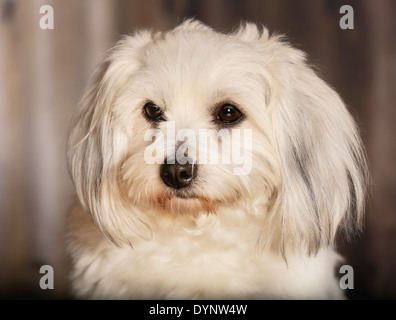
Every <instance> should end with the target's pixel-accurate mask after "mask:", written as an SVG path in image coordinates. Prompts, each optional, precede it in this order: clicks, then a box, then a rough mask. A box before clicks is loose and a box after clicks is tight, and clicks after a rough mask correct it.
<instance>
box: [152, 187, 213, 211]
mask: <svg viewBox="0 0 396 320" xmlns="http://www.w3.org/2000/svg"><path fill="white" fill-rule="evenodd" d="M154 204H155V206H158V207H160V208H161V209H162V210H165V211H167V212H169V213H172V214H198V213H209V212H210V213H213V212H215V211H216V209H217V207H218V206H219V204H220V202H219V201H218V200H216V199H212V198H210V197H208V196H206V195H203V194H197V193H196V192H194V191H193V190H187V189H183V190H173V189H170V188H169V189H168V190H166V191H164V192H161V193H159V194H157V196H156V197H155V199H154Z"/></svg>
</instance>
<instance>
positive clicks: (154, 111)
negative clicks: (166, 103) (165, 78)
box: [143, 102, 165, 121]
mask: <svg viewBox="0 0 396 320" xmlns="http://www.w3.org/2000/svg"><path fill="white" fill-rule="evenodd" d="M143 110H144V115H145V116H146V117H147V118H148V119H149V120H153V121H164V120H165V118H164V113H163V112H162V110H161V109H160V108H159V107H158V106H156V105H155V104H154V103H152V102H147V103H146V104H145V105H144V107H143Z"/></svg>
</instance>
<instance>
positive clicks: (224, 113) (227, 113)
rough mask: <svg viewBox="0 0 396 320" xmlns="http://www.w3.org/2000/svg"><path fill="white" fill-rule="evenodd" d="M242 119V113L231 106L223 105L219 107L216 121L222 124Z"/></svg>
mask: <svg viewBox="0 0 396 320" xmlns="http://www.w3.org/2000/svg"><path fill="white" fill-rule="evenodd" d="M241 117H242V112H241V111H239V109H238V108H237V107H235V106H233V105H232V104H225V105H223V106H222V107H221V109H220V111H219V113H218V115H217V119H218V120H220V121H222V122H224V123H234V122H236V121H238V120H239V119H240V118H241Z"/></svg>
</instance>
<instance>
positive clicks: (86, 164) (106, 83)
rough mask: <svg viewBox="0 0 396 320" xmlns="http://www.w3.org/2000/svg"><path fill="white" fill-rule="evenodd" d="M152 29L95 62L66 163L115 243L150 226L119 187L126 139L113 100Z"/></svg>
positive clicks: (85, 201) (95, 216)
mask: <svg viewBox="0 0 396 320" xmlns="http://www.w3.org/2000/svg"><path fill="white" fill-rule="evenodd" d="M150 40H151V34H150V33H146V32H140V33H138V34H136V35H135V36H134V37H130V36H128V37H124V38H123V39H122V40H120V41H119V42H118V43H117V45H116V46H115V47H114V48H112V49H111V50H110V51H109V52H108V54H107V56H106V58H105V59H104V61H103V62H102V63H101V64H100V65H99V66H98V67H97V70H96V72H95V74H94V77H93V79H92V81H91V84H90V86H89V87H88V89H87V91H86V92H85V94H84V96H83V98H82V100H81V101H80V103H79V105H78V107H77V109H76V111H75V113H74V116H73V118H72V122H71V127H70V134H69V140H68V167H69V168H68V169H69V172H70V175H71V177H72V180H73V182H74V185H75V187H76V192H77V195H78V197H79V200H80V202H81V204H82V206H83V208H84V210H85V211H86V212H88V213H89V214H90V215H91V217H92V219H93V221H94V222H95V223H96V225H97V226H98V227H99V228H100V229H101V230H102V232H103V233H104V234H105V235H106V236H107V237H108V239H110V240H111V241H112V242H113V243H115V244H116V245H122V244H123V243H126V242H129V241H130V240H131V239H133V238H135V237H139V236H145V235H146V234H147V232H149V228H148V227H147V224H146V223H145V221H144V217H143V215H142V214H141V213H140V212H138V211H137V209H136V208H130V207H125V206H126V201H123V195H122V192H121V191H120V190H119V181H118V179H119V172H118V170H119V163H120V161H122V159H121V157H122V155H123V154H125V150H124V149H126V148H127V144H126V142H125V143H123V141H124V140H125V141H127V139H122V133H121V132H118V131H117V130H118V129H119V128H117V127H116V126H114V124H113V122H114V119H113V118H112V106H113V104H114V102H115V100H116V98H117V96H118V94H119V93H120V91H121V90H122V88H123V87H124V84H125V83H126V82H127V80H128V78H129V77H130V76H131V75H132V74H133V73H134V72H135V71H136V69H137V68H138V66H139V60H140V56H141V51H142V50H143V48H144V47H145V46H146V44H147V43H149V42H150Z"/></svg>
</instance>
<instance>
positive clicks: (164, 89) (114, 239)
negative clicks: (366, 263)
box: [68, 20, 367, 299]
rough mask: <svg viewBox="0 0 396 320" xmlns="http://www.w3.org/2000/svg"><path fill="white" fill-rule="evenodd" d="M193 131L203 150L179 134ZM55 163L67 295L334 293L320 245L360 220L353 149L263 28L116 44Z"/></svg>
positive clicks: (328, 98) (334, 114)
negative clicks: (61, 170)
mask: <svg viewBox="0 0 396 320" xmlns="http://www.w3.org/2000/svg"><path fill="white" fill-rule="evenodd" d="M170 128H171V129H172V128H173V129H174V131H175V136H173V134H172V130H171V129H170ZM204 129H205V130H207V131H206V133H207V132H209V134H208V135H207V136H206V138H207V137H209V138H210V139H209V143H210V147H209V148H205V147H204V146H205V143H201V142H199V143H197V142H195V141H193V139H192V138H191V135H194V134H196V136H198V133H199V134H200V133H201V132H202V130H204ZM180 132H182V134H180ZM186 133H188V134H189V135H186ZM234 133H235V134H234ZM236 133H238V135H239V138H240V139H236V137H238V135H236ZM154 136H155V138H154ZM186 137H188V139H187V141H186V139H185V138H186ZM200 138H201V136H200ZM241 140H243V141H244V142H243V143H242V142H241ZM213 141H215V143H213ZM181 147H183V148H181ZM206 149H207V150H206ZM180 150H181V151H182V152H181V151H180ZM234 151H238V152H239V151H240V153H239V154H241V153H244V154H245V155H247V156H246V157H244V158H243V159H242V160H241V159H240V158H239V162H237V161H235V159H234V153H233V152H234ZM150 154H152V155H153V158H152V159H149V157H148V155H150ZM235 154H236V153H235ZM205 155H206V156H207V155H210V156H213V155H215V156H218V159H217V161H212V160H213V159H212V158H210V161H209V160H207V159H204V156H205ZM227 156H228V159H229V160H230V161H225V160H227ZM183 157H184V161H183ZM153 159H154V160H155V161H153ZM172 159H173V160H174V161H172ZM214 159H216V157H215V158H214ZM68 161H69V169H70V173H71V176H72V179H73V182H74V184H75V187H76V191H77V195H78V199H79V201H78V202H77V204H76V205H75V206H74V208H73V210H71V213H70V216H69V223H68V249H69V253H70V256H71V260H72V265H73V267H72V270H71V281H72V289H73V292H74V293H75V294H76V296H77V297H82V298H116V299H118V298H139V299H152V298H159V299H162V298H166V299H203V298H204V299H217V298H221V299H222V298H225V299H251V298H258V299H262V298H270V299H274V298H276V299H278V298H280V299H289V298H298V299H306V298H313V299H319V298H324V299H327V298H335V299H338V298H342V297H343V292H342V290H341V289H340V286H339V277H337V276H336V271H337V270H336V266H337V265H338V263H340V256H339V255H338V254H337V253H336V252H335V251H334V249H333V248H334V245H335V239H336V236H337V235H338V234H339V233H340V232H342V233H343V235H346V236H347V237H350V236H352V235H353V234H355V231H356V230H359V229H360V228H361V225H362V215H363V211H364V202H365V200H364V195H365V189H366V181H367V169H366V168H367V166H366V161H365V154H364V151H363V148H362V143H361V140H360V138H359V135H358V131H357V128H356V125H355V122H354V121H353V119H352V117H351V115H350V114H349V113H348V111H347V109H346V108H345V106H344V103H343V102H342V100H341V99H340V97H339V96H338V95H337V93H336V92H334V90H332V89H331V88H330V87H329V86H328V85H327V84H326V83H325V82H324V81H322V80H321V79H320V78H319V77H318V76H317V75H316V74H315V73H314V71H313V70H312V69H311V68H310V67H309V66H308V65H307V63H306V61H305V58H304V54H303V53H302V52H301V51H299V50H296V49H293V48H292V47H290V46H289V45H288V44H287V43H286V42H285V41H283V40H282V38H280V37H278V36H269V34H268V31H267V30H266V29H263V30H260V29H259V28H257V26H255V25H253V24H250V23H247V24H245V25H242V26H241V27H240V28H239V30H237V31H236V32H234V33H232V34H221V33H217V32H215V31H213V30H212V29H210V28H209V27H207V26H205V25H203V24H201V23H199V22H197V21H193V20H188V21H186V22H184V23H182V24H181V25H180V26H178V27H177V28H175V29H174V30H171V31H169V32H158V33H153V32H148V31H143V32H138V33H136V34H135V35H134V36H127V37H124V38H123V39H122V40H121V41H119V42H118V44H117V45H116V46H115V47H114V48H113V49H112V50H110V52H109V53H108V55H107V57H106V59H105V60H104V61H103V63H101V64H100V66H99V67H98V69H97V71H96V74H95V76H94V79H93V82H92V84H91V85H90V87H89V88H88V90H87V92H86V94H85V95H84V97H83V99H82V101H81V103H80V105H79V107H78V108H77V110H76V112H75V116H74V118H73V121H72V127H71V132H70V138H69V154H68ZM249 163H250V164H251V165H250V164H249ZM241 168H244V170H242V171H243V172H242V171H241V170H240V171H238V170H236V169H241Z"/></svg>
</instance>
